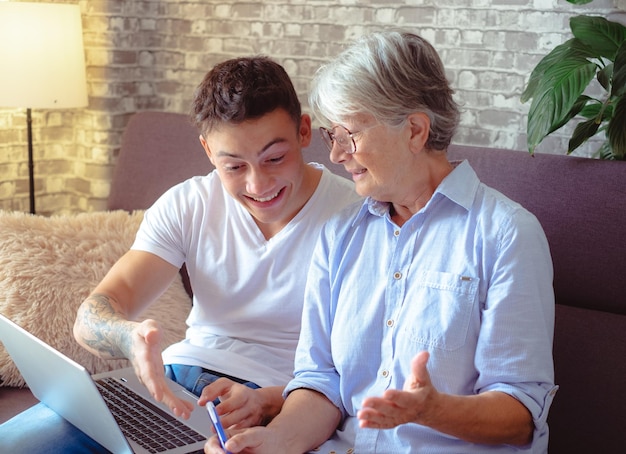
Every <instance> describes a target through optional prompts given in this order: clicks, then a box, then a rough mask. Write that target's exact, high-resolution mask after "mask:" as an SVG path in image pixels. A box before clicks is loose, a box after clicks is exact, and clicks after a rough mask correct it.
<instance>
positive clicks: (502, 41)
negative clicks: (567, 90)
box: [0, 0, 626, 214]
mask: <svg viewBox="0 0 626 454" xmlns="http://www.w3.org/2000/svg"><path fill="white" fill-rule="evenodd" d="M31 1H32V0H31ZM66 3H76V2H71V1H67V2H66ZM625 3H626V0H595V1H593V2H592V3H590V4H588V5H585V6H575V5H571V4H569V3H567V2H566V1H565V0H437V1H433V0H407V1H403V2H402V1H393V0H364V1H357V0H339V1H336V0H335V1H330V0H264V1H262V2H259V1H239V0H229V1H225V0H195V1H194V0H187V1H185V2H180V1H179V0H161V1H140V0H80V1H78V4H79V5H80V7H81V12H82V20H83V35H84V42H85V56H86V66H87V68H86V70H87V78H88V90H89V106H88V107H87V108H85V109H68V110H63V111H52V110H49V111H36V110H35V111H33V127H34V154H35V161H36V165H35V177H36V185H35V187H36V196H37V202H36V204H37V211H38V212H39V213H41V214H53V213H55V214H57V213H69V212H80V211H98V210H103V209H104V208H105V206H106V198H107V196H108V192H109V185H110V177H111V174H112V169H113V167H114V165H115V161H116V158H117V155H118V152H119V144H120V138H121V133H122V131H123V129H124V126H125V124H126V122H127V121H128V118H129V117H130V115H131V114H132V113H134V112H137V111H142V110H163V111H170V112H186V111H187V108H188V105H189V102H190V99H191V95H192V93H193V90H194V88H195V86H196V85H197V83H198V82H199V81H200V79H201V78H202V76H203V75H204V73H205V72H206V71H207V70H208V69H209V68H211V66H213V65H214V64H215V63H217V62H219V61H221V60H224V59H226V58H230V57H235V56H240V55H246V54H258V53H262V54H266V55H269V56H271V57H273V58H275V59H277V60H278V61H279V62H280V63H282V64H283V65H284V66H285V68H286V69H287V71H288V73H289V74H290V75H291V77H292V78H293V80H294V83H295V85H296V88H297V90H298V93H299V95H300V97H301V100H302V101H303V103H304V106H305V110H308V106H307V102H306V96H307V91H308V87H309V82H310V79H311V75H312V74H313V72H314V71H315V69H316V68H317V67H318V66H319V65H320V64H321V63H323V62H324V61H326V60H327V59H328V58H330V57H332V56H333V55H335V54H336V53H337V52H338V50H339V49H341V47H342V46H343V45H344V44H345V43H346V42H348V41H349V40H350V39H352V38H354V37H357V36H359V35H361V34H363V33H367V32H369V31H372V30H379V29H384V28H392V27H402V28H406V29H410V30H413V31H415V32H417V33H420V34H421V35H422V36H424V37H425V38H427V39H429V40H430V41H431V42H432V44H433V45H434V46H435V47H436V48H437V49H438V50H439V52H440V54H441V56H442V58H443V60H444V63H445V64H446V67H447V70H448V75H449V78H450V80H451V82H452V84H453V86H454V87H455V88H456V97H457V99H458V101H459V102H460V103H461V104H462V108H463V115H462V123H461V126H460V128H459V131H458V134H457V136H456V138H455V142H456V143H459V144H467V145H480V146H494V147H504V148H511V149H519V150H525V149H526V134H525V131H526V114H527V112H528V105H527V104H526V105H524V104H521V103H520V101H519V96H520V94H521V93H522V90H523V89H524V85H525V82H526V80H527V78H528V75H529V74H530V71H531V70H532V68H533V67H534V65H535V64H536V63H537V62H538V61H539V60H540V59H541V57H542V56H543V55H545V54H546V53H547V52H548V51H549V50H550V49H552V48H553V47H554V46H556V45H557V44H560V43H561V42H563V41H565V40H567V39H568V38H569V37H570V32H569V26H568V20H569V18H570V17H571V16H573V15H576V14H581V13H584V14H597V15H603V16H607V15H610V17H611V18H612V19H618V20H622V21H623V20H624V16H625V13H624V8H625V5H624V4H625ZM569 133H570V130H567V129H566V130H565V131H563V132H562V133H561V134H559V135H557V136H555V137H551V138H550V139H548V140H547V141H546V142H544V143H543V144H542V145H541V146H540V147H539V149H538V151H539V152H547V153H563V152H564V150H565V148H566V146H567V138H568V137H569ZM595 147H597V143H594V142H592V143H590V144H587V145H586V146H585V148H584V149H583V151H582V152H581V154H583V155H591V154H592V153H593V151H594V149H595ZM0 156H1V157H2V158H1V161H0V209H4V210H19V211H28V169H27V164H26V159H27V149H26V125H25V112H24V111H23V110H20V109H0Z"/></svg>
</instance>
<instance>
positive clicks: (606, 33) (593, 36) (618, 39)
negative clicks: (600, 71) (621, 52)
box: [569, 16, 626, 61]
mask: <svg viewBox="0 0 626 454" xmlns="http://www.w3.org/2000/svg"><path fill="white" fill-rule="evenodd" d="M569 23H570V28H571V29H572V33H573V34H574V36H575V37H576V38H578V39H579V40H580V41H582V42H583V43H585V44H586V45H587V46H589V47H590V48H591V49H592V50H593V52H594V53H595V54H596V55H597V56H602V57H605V58H608V59H609V60H611V61H614V60H615V54H616V53H617V49H618V48H619V47H620V46H621V45H622V43H623V42H624V41H626V27H624V26H623V25H622V24H618V23H617V22H612V21H609V20H607V19H605V18H604V17H599V16H574V17H572V18H571V19H570V21H569Z"/></svg>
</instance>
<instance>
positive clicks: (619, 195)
mask: <svg viewBox="0 0 626 454" xmlns="http://www.w3.org/2000/svg"><path fill="white" fill-rule="evenodd" d="M448 154H449V157H450V159H453V160H458V159H467V160H469V162H470V163H471V165H472V167H473V168H474V169H475V170H476V172H477V173H478V175H479V177H480V178H481V180H482V181H483V182H485V183H486V184H488V185H490V186H492V187H494V188H496V189H498V190H499V191H501V192H503V193H504V194H505V195H507V196H509V197H510V198H512V199H513V200H516V201H517V202H519V203H521V204H522V205H523V206H525V207H526V208H527V209H528V210H530V211H531V212H533V213H534V214H535V215H536V216H537V218H538V219H539V221H540V222H541V224H542V226H543V228H544V230H545V232H546V235H547V237H548V241H549V243H550V248H551V253H552V258H553V262H554V291H555V296H556V322H555V338H554V362H555V376H556V383H557V384H558V385H559V386H560V389H559V391H558V393H557V395H556V398H555V400H554V402H553V405H552V408H551V411H550V415H549V418H548V421H549V424H550V452H551V453H617V452H623V451H624V449H626V430H625V429H624V428H625V427H626V389H625V385H626V245H625V244H624V243H620V241H622V240H620V238H623V232H624V231H625V229H626V163H625V162H615V161H601V160H595V159H588V158H576V157H570V156H565V155H562V154H558V155H552V154H539V153H538V154H535V155H534V156H531V155H529V154H528V153H527V152H524V151H512V150H504V149H490V148H479V147H467V146H456V145H453V146H451V147H450V149H449V151H448ZM304 155H305V159H306V160H308V161H317V162H322V163H324V164H325V165H327V166H328V167H329V168H330V169H331V170H333V171H335V172H337V173H340V174H345V172H344V171H343V168H342V167H341V166H336V165H334V164H332V163H330V162H329V160H328V152H327V151H326V149H325V148H324V145H323V144H322V143H321V141H320V138H319V135H318V134H317V132H316V131H314V134H313V142H312V144H311V146H309V147H308V148H307V149H305V150H304ZM210 169H211V166H210V163H209V161H208V159H207V158H206V156H205V155H204V152H203V150H202V148H201V147H200V144H199V141H198V132H197V131H195V130H194V128H193V127H192V126H191V125H190V124H189V123H188V121H187V118H186V117H185V116H184V115H181V114H173V113H162V112H142V113H138V114H135V115H134V116H132V117H131V118H130V120H129V122H128V125H127V127H126V130H125V133H124V135H123V140H122V145H121V149H120V154H119V157H118V161H117V163H116V168H115V172H114V177H113V181H112V187H111V193H110V197H109V199H108V212H106V213H99V214H92V216H97V215H100V216H113V215H118V216H121V213H128V214H127V216H128V217H133V216H138V215H139V216H140V213H141V210H144V209H146V208H147V207H149V206H150V204H152V202H153V201H154V200H155V199H156V198H157V197H158V196H159V195H160V194H161V193H162V192H164V191H165V190H166V189H167V188H168V187H170V186H172V185H174V184H176V183H177V182H179V181H182V180H183V179H185V178H187V177H190V176H192V175H197V174H203V173H206V172H208V171H209V170H210ZM137 213H139V214H137ZM86 215H89V214H86ZM24 216H26V215H24ZM79 216H81V215H79ZM57 221H59V222H62V219H57ZM131 230H132V229H131ZM4 235H5V232H4V230H2V226H0V238H2V236H4ZM1 244H2V243H1V242H0V255H1V254H4V252H3V251H2V245H1ZM72 257H73V258H75V257H76V256H75V255H74V256H72ZM0 266H1V262H0ZM7 266H10V264H9V265H7ZM99 272H100V271H99ZM6 273H7V271H6V270H5V269H3V268H0V277H2V276H3V274H6ZM28 279H31V278H30V277H28ZM32 279H33V280H34V279H35V278H34V277H33V278H32ZM0 280H1V279H0ZM180 281H181V282H180V283H179V282H176V283H175V284H176V285H177V286H178V288H177V289H175V292H174V295H173V297H174V299H176V301H178V303H176V304H179V306H177V307H178V308H179V309H180V311H182V312H184V307H187V306H188V304H189V294H190V292H191V289H190V288H189V286H188V282H186V279H185V273H184V270H181V279H180ZM181 283H182V288H183V290H181V289H180V285H181ZM2 298H3V295H2V293H1V286H0V311H2V310H3V309H2V308H3V306H2ZM170 304H171V303H170ZM4 307H5V309H4V310H7V309H6V304H5V306H4ZM72 315H73V314H72V313H71V312H69V313H67V314H66V317H67V318H68V320H70V319H71V318H72ZM160 315H161V314H158V313H157V315H156V316H157V317H159V316H160ZM64 326H69V325H64ZM174 331H175V330H174ZM66 334H67V336H71V333H70V332H67V333H66ZM176 335H180V333H176V332H174V333H173V336H174V337H175V336H176ZM96 366H98V367H103V366H102V365H96ZM2 370H3V369H2V364H0V379H1V378H2ZM35 401H36V400H35V399H34V398H33V397H32V395H30V393H29V391H28V389H24V388H22V389H20V388H17V387H8V386H2V385H1V384H0V422H2V421H3V420H6V419H7V418H9V417H10V416H11V415H13V414H15V413H17V412H19V411H21V410H22V409H24V408H27V407H28V406H30V405H32V404H33V403H34V402H35Z"/></svg>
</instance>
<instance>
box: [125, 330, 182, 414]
mask: <svg viewBox="0 0 626 454" xmlns="http://www.w3.org/2000/svg"><path fill="white" fill-rule="evenodd" d="M131 339H132V345H131V351H130V352H128V358H129V359H130V361H131V363H132V365H133V368H134V369H135V374H137V377H138V378H139V381H141V383H143V384H144V386H145V387H146V388H147V389H148V391H149V392H150V394H151V395H152V397H154V399H155V400H157V401H158V402H163V403H164V404H165V405H167V406H168V407H169V408H170V409H171V410H172V412H173V413H174V414H175V415H176V416H178V417H182V418H183V419H187V418H189V416H190V415H191V412H192V410H193V408H194V404H193V403H192V402H189V401H187V400H184V399H180V398H179V397H176V395H175V394H174V393H173V392H172V390H171V389H170V388H169V386H167V382H166V380H165V372H164V370H163V359H162V357H161V339H162V333H161V329H160V327H159V325H158V323H157V322H156V321H154V320H151V319H147V320H144V321H143V322H141V323H138V324H137V325H136V327H135V328H134V329H133V331H132V333H131Z"/></svg>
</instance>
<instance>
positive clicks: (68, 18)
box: [0, 2, 87, 109]
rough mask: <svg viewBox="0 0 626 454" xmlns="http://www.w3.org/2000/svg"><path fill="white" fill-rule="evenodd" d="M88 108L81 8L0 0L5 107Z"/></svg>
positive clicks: (0, 83) (0, 78)
mask: <svg viewBox="0 0 626 454" xmlns="http://www.w3.org/2000/svg"><path fill="white" fill-rule="evenodd" d="M86 105H87V83H86V77H85V56H84V51H83V35H82V24H81V18H80V9H79V7H78V5H67V4H52V3H26V2H0V107H23V108H39V109H50V108H55V109H60V108H69V107H82V106H86Z"/></svg>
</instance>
